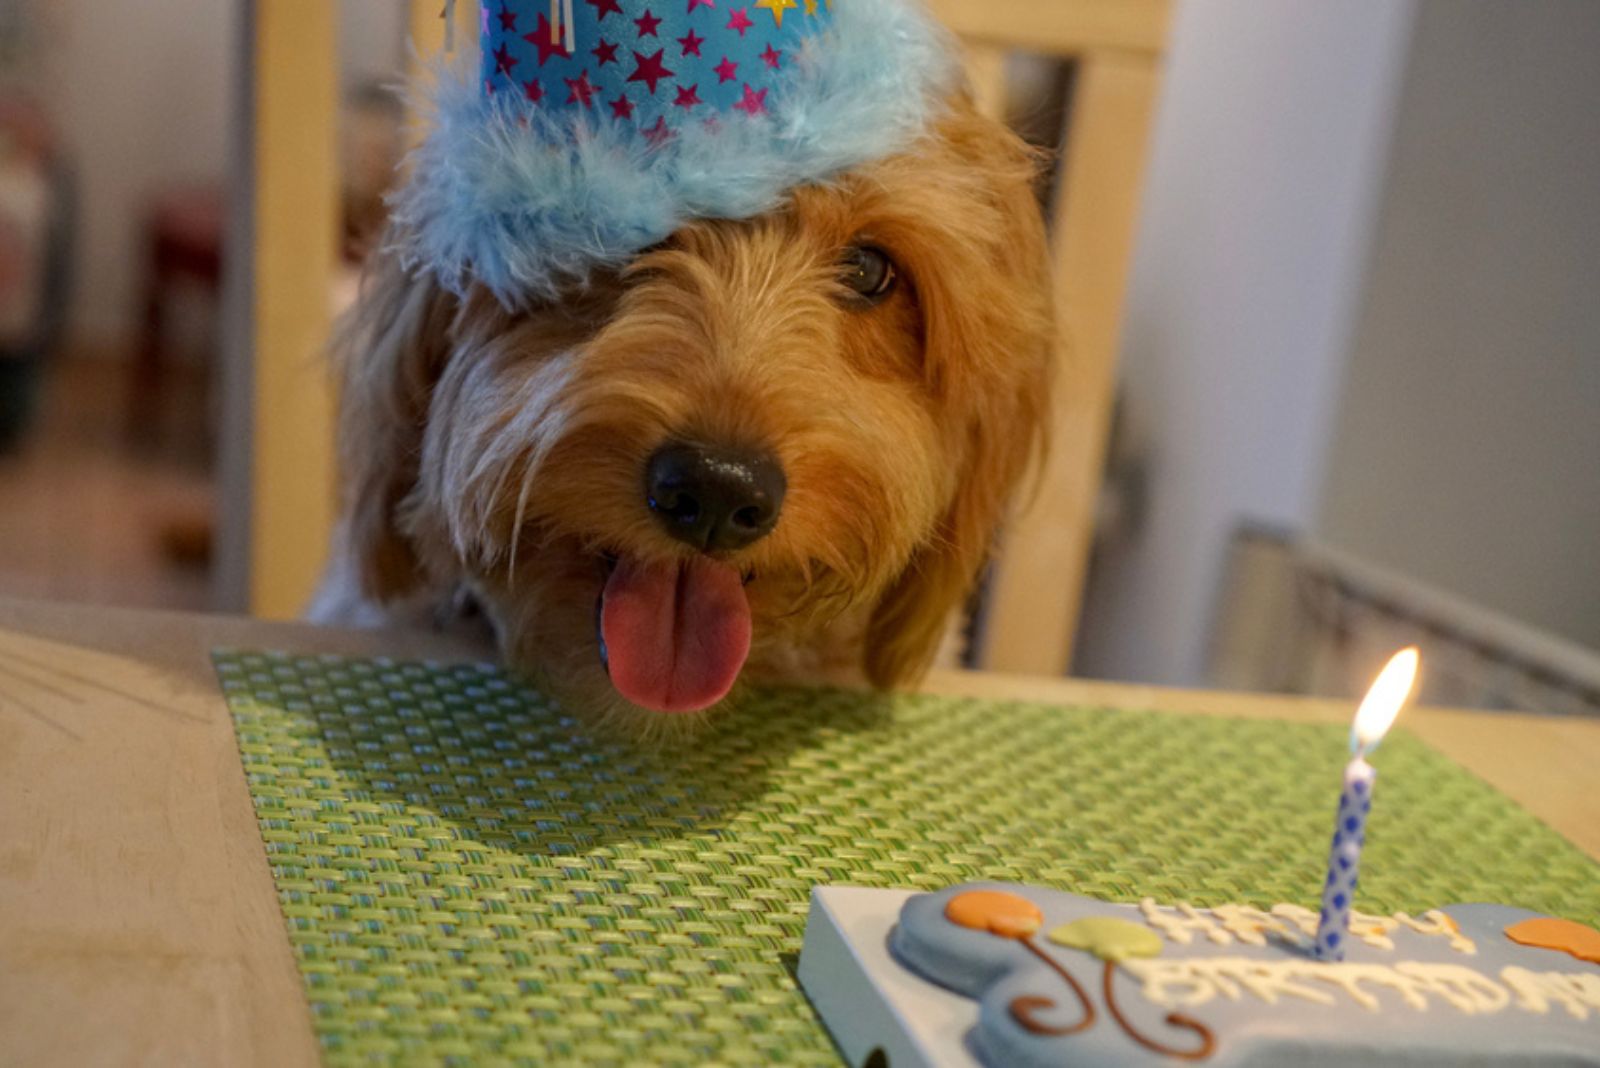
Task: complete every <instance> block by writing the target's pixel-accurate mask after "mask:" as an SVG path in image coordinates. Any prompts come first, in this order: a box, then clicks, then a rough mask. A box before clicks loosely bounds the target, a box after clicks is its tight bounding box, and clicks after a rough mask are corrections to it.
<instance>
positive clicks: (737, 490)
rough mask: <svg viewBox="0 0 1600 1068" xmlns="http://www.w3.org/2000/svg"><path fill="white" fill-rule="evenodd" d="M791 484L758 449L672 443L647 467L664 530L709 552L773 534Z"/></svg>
mask: <svg viewBox="0 0 1600 1068" xmlns="http://www.w3.org/2000/svg"><path fill="white" fill-rule="evenodd" d="M787 485H788V483H787V482H786V480H785V479H784V477H783V468H782V467H780V466H779V465H778V459H777V457H775V456H773V455H772V454H771V453H770V452H767V451H765V450H758V449H719V448H710V447H708V446H705V445H690V444H687V443H683V442H671V443H669V444H666V445H663V446H661V448H659V449H657V450H656V451H655V452H654V453H653V454H651V456H650V461H649V463H647V464H646V465H645V473H644V488H645V499H646V500H647V501H648V502H649V503H650V510H651V511H652V512H654V513H655V515H656V519H658V520H659V521H660V523H661V525H662V527H663V528H665V530H666V531H667V533H668V534H671V535H672V536H673V537H674V538H677V539H678V540H679V541H682V542H686V543H688V544H689V545H693V546H694V547H695V548H696V549H701V550H703V551H705V552H717V551H726V550H731V549H742V548H744V547H745V546H746V545H750V544H752V543H754V542H757V541H760V540H761V539H762V538H764V537H766V536H767V535H768V534H770V533H772V528H773V527H774V526H776V525H777V523H778V511H779V509H781V508H782V507H783V492H784V489H785V488H786V487H787Z"/></svg>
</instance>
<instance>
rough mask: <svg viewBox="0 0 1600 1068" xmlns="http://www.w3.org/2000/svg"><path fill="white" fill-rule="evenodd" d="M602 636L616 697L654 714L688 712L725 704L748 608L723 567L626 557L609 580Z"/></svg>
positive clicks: (746, 644)
mask: <svg viewBox="0 0 1600 1068" xmlns="http://www.w3.org/2000/svg"><path fill="white" fill-rule="evenodd" d="M600 634H601V637H602V638H603V639H604V640H605V643H606V657H607V664H608V665H609V668H610V671H611V684H612V685H613V686H615V687H616V688H617V692H618V693H620V694H621V695H622V696H623V697H626V698H627V699H628V700H630V701H632V702H633V703H634V704H636V705H642V706H643V707H645V708H650V709H654V710H655V711H657V712H693V711H696V710H697V709H701V708H705V707H707V706H708V705H714V704H716V703H717V702H718V701H720V700H722V698H724V697H726V696H727V693H728V691H729V690H731V689H732V688H733V682H734V680H735V679H736V678H738V677H739V669H740V668H742V667H744V661H745V657H746V656H748V655H749V654H750V602H749V600H747V599H746V597H745V595H744V582H743V580H742V579H741V578H740V576H739V572H738V571H737V570H736V569H734V568H732V567H729V566H728V565H726V564H719V563H716V562H715V561H712V560H708V559H705V558H703V557H702V558H700V559H696V560H693V561H691V562H690V563H687V564H681V565H680V564H644V563H640V562H639V561H636V560H630V559H628V558H626V557H624V558H623V559H622V560H620V561H618V562H617V567H616V570H614V571H613V572H612V573H611V578H610V579H608V580H607V581H606V588H605V593H604V595H603V600H602V602H601V606H600Z"/></svg>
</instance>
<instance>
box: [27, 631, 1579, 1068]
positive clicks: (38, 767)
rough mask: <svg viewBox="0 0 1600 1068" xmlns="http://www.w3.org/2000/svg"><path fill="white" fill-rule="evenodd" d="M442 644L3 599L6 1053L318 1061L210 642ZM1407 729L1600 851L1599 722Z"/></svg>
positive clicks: (1444, 720) (1307, 706) (337, 648)
mask: <svg viewBox="0 0 1600 1068" xmlns="http://www.w3.org/2000/svg"><path fill="white" fill-rule="evenodd" d="M228 645H231V646H239V647H253V648H277V649H288V650H295V651H316V652H336V653H349V654H358V655H359V654H374V653H379V652H382V653H385V654H388V655H391V656H396V657H408V656H419V657H420V656H425V657H431V658H434V659H440V660H449V659H479V658H481V657H482V655H483V651H482V650H480V649H475V648H471V647H468V646H464V645H462V644H460V643H458V642H454V641H451V640H449V639H445V638H441V637H439V636H437V635H427V634H411V633H392V632H390V633H382V634H379V633H348V632H340V631H328V630H320V629H316V628H312V627H307V626H301V625H297V624H273V623H263V622H259V621H254V620H247V619H236V618H228V617H219V616H199V615H178V614H162V613H151V612H133V611H119V610H112V609H103V608H86V607H74V606H64V605H51V604H38V603H28V602H16V601H6V600H0V1064H7V1065H9V1064H18V1065H21V1064H27V1065H41V1064H62V1065H74V1066H76V1065H89V1064H118V1065H122V1064H162V1065H167V1064H179V1063H204V1064H229V1065H233V1064H261V1065H272V1066H279V1065H299V1064H306V1065H310V1064H315V1063H316V1061H317V1047H316V1043H315V1041H314V1039H313V1037H312V1032H311V1024H310V1019H309V1016H308V1014H307V1009H306V1003H305V998H304V997H303V995H302V993H301V986H300V977H299V975H298V973H297V972H296V970H295V964H294V960H293V959H292V957H291V955H290V950H289V943H288V940H287V939H286V938H285V937H284V931H283V919H282V916H281V915H280V913H279V911H278V903H277V899H276V897H275V895H274V890H273V885H272V877H271V874H270V872H269V871H268V869H267V862H266V855H265V853H264V851H263V850H262V846H261V840H260V838H259V837H258V835H257V832H256V825H255V818H254V816H253V814H252V812H251V807H250V797H249V794H248V793H247V792H246V789H245V782H244V776H243V774H242V772H241V770H240V764H239V757H238V752H237V750H236V749H235V747H234V741H233V732H232V726H231V724H230V721H229V717H228V713H227V710H226V708H225V707H224V704H223V700H222V695H221V693H220V692H219V691H218V689H217V686H216V682H215V679H214V676H213V674H212V670H211V663H210V659H209V657H210V652H211V650H212V649H213V648H215V647H217V646H228ZM927 688H928V689H929V690H930V691H935V692H943V693H962V694H971V695H975V696H983V697H1022V698H1031V699H1039V700H1045V701H1053V702H1061V703H1094V704H1100V705H1105V706H1111V707H1129V708H1132V707H1138V708H1156V709H1163V710H1166V711H1175V712H1188V713H1195V714H1201V715H1224V716H1246V717H1271V718H1277V719H1290V720H1301V721H1306V722H1332V723H1343V722H1348V720H1349V718H1350V715H1351V707H1350V706H1349V705H1348V704H1345V703H1340V702H1328V701H1310V700H1297V699H1290V698H1283V697H1263V696H1242V695H1233V694H1220V693H1197V692H1184V691H1175V690H1162V689H1155V688H1151V687H1142V686H1122V685H1113V684H1108V683H1093V682H1079V681H1072V680H1062V679H1025V678H1016V677H1003V676H994V675H989V676H985V675H972V674H959V673H948V674H942V675H938V676H936V677H934V678H932V679H930V680H929V682H928V684H927ZM1403 723H1404V726H1405V727H1406V728H1408V729H1409V730H1411V731H1413V732H1414V733H1415V734H1417V735H1418V736H1420V737H1421V738H1422V739H1423V740H1425V741H1427V742H1428V743H1430V744H1432V745H1433V746H1435V747H1436V748H1438V749H1439V750H1441V751H1442V752H1444V753H1445V754H1447V755H1448V756H1450V757H1451V758H1453V759H1454V760H1456V761H1457V762H1459V763H1461V764H1463V765H1465V766H1466V767H1468V768H1470V769H1472V770H1473V771H1475V772H1476V773H1477V774H1479V775H1481V776H1482V777H1483V778H1485V779H1487V780H1488V781H1489V782H1491V783H1492V784H1494V785H1495V786H1496V787H1497V788H1499V789H1500V790H1502V791H1504V792H1505V793H1506V794H1508V795H1510V796H1511V797H1513V798H1515V799H1516V800H1518V801H1520V802H1521V803H1522V804H1523V805H1524V806H1526V807H1527V808H1528V809H1530V810H1531V811H1533V812H1534V813H1535V814H1536V815H1538V816H1539V817H1541V818H1542V819H1544V820H1545V821H1546V822H1548V823H1549V824H1551V825H1552V826H1553V827H1555V828H1556V829H1557V830H1559V831H1560V832H1562V833H1563V834H1565V835H1566V836H1567V837H1568V838H1570V839H1571V840H1572V841H1574V842H1576V843H1577V844H1578V845H1579V846H1580V847H1581V848H1583V849H1584V850H1586V851H1587V852H1588V853H1589V854H1590V855H1591V856H1594V857H1596V858H1597V859H1600V792H1597V791H1596V790H1595V788H1594V784H1595V771H1596V769H1597V768H1600V723H1594V722H1584V721H1578V720H1571V719H1553V718H1545V717H1533V716H1520V715H1507V714H1488V713H1481V712H1478V713H1474V712H1451V711H1440V710H1433V709H1415V710H1411V711H1408V712H1407V713H1406V716H1405V719H1404V721H1403Z"/></svg>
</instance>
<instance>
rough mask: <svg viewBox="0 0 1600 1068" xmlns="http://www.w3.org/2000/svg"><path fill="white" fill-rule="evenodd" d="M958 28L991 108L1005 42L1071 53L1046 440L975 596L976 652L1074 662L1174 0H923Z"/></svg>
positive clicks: (990, 665) (977, 660) (1017, 660)
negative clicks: (1056, 360) (1030, 486)
mask: <svg viewBox="0 0 1600 1068" xmlns="http://www.w3.org/2000/svg"><path fill="white" fill-rule="evenodd" d="M929 4H930V6H931V7H932V8H933V10H934V11H935V12H936V13H937V14H938V15H939V16H940V17H941V18H942V19H943V20H944V22H945V24H946V25H948V26H950V27H951V28H952V29H954V30H955V31H956V32H957V33H958V34H960V35H961V36H962V38H963V39H964V40H965V41H966V43H967V45H968V49H969V73H970V75H971V78H972V82H973V87H974V92H975V95H976V97H977V100H978V103H979V106H980V107H984V108H986V109H988V110H990V111H991V113H994V114H996V115H997V116H998V115H999V114H1000V112H1001V111H1002V110H1003V108H1004V106H1005V102H1006V99H1007V91H1006V90H1007V87H1006V83H1005V78H1006V72H1007V63H1006V58H1007V55H1008V54H1009V53H1011V52H1013V51H1016V52H1027V53H1032V54H1042V55H1046V56H1052V57H1058V58H1062V59H1067V60H1070V61H1071V62H1072V64H1073V70H1074V76H1073V82H1072V84H1073V89H1072V99H1071V108H1070V111H1069V113H1068V119H1067V123H1066V126H1065V129H1064V130H1063V131H1062V145H1061V147H1062V149H1063V150H1064V153H1065V154H1064V158H1063V160H1062V165H1061V166H1060V168H1059V171H1058V178H1057V180H1058V181H1059V183H1060V187H1059V189H1058V190H1057V191H1056V195H1054V196H1053V197H1052V198H1051V203H1052V218H1051V219H1050V226H1051V242H1052V246H1053V250H1054V254H1055V259H1056V269H1057V282H1056V285H1057V309H1058V314H1059V316H1060V320H1061V325H1062V339H1063V341H1062V350H1063V351H1062V353H1061V373H1060V375H1059V377H1058V381H1057V396H1056V398H1055V406H1054V412H1055V415H1054V427H1053V428H1052V435H1051V451H1050V455H1049V457H1048V459H1047V461H1046V465H1045V468H1044V470H1043V471H1042V472H1041V478H1040V482H1039V492H1038V495H1037V496H1036V497H1035V498H1034V499H1033V500H1032V501H1031V503H1029V504H1028V505H1026V506H1025V507H1024V509H1023V510H1022V511H1020V512H1019V513H1018V514H1017V515H1016V516H1015V517H1014V518H1013V519H1012V520H1011V522H1010V523H1009V524H1008V526H1007V528H1006V530H1005V531H1004V532H1003V539H1002V541H1001V544H1000V551H999V555H998V557H997V558H996V560H995V565H994V569H993V571H992V573H991V575H990V577H989V581H988V583H987V585H986V588H985V591H984V595H983V599H982V604H981V607H980V609H979V618H978V622H979V626H978V627H977V628H976V634H975V638H974V643H973V647H972V648H971V649H970V650H969V651H968V659H969V662H971V663H972V664H973V665H974V666H977V667H982V668H987V669H990V670H997V671H1011V672H1027V673H1036V674H1062V673H1065V672H1066V671H1067V669H1068V668H1069V667H1070V664H1071V658H1072V646H1073V641H1074V638H1075V636H1076V631H1077V624H1078V615H1079V611H1080V609H1081V605H1082V599H1083V582H1084V576H1085V572H1086V570H1087V567H1088V561H1089V550H1090V547H1091V544H1092V541H1093V535H1094V516H1095V506H1096V501H1097V499H1098V497H1099V492H1100V481H1101V472H1102V468H1103V466H1104V461H1105V450H1106V439H1107V436H1108V433H1109V430H1110V424H1111V409H1112V403H1113V399H1114V393H1115V382H1116V358H1117V345H1118V340H1119V337H1120V334H1121V319H1122V306H1123V297H1124V294H1125V292H1126V289H1127V281H1128V273H1129V267H1130V265H1131V263H1132V258H1133V244H1134V237H1135V231H1136V226H1137V216H1138V206H1139V194H1140V191H1141V187H1142V178H1143V173H1144V163H1145V154H1146V148H1147V145H1148V142H1149V135H1150V129H1151V125H1152V120H1153V118H1154V114H1155V103H1156V97H1157V94H1158V90H1159V88H1160V82H1161V69H1162V60H1163V55H1164V51H1165V47H1166V40H1167V28H1168V23H1169V21H1170V17H1171V2H1170V0H929Z"/></svg>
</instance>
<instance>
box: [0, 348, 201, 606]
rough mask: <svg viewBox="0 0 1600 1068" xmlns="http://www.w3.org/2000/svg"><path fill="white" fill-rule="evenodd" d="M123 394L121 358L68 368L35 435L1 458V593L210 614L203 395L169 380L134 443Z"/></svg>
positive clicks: (53, 383) (56, 376)
mask: <svg viewBox="0 0 1600 1068" xmlns="http://www.w3.org/2000/svg"><path fill="white" fill-rule="evenodd" d="M126 396H127V381H126V369H125V366H124V365H122V364H121V363H119V362H116V361H112V360H107V359H80V360H75V361H67V362H64V363H62V364H61V365H59V367H58V368H57V369H56V370H55V371H54V372H53V373H52V374H51V375H50V376H49V377H48V379H47V380H46V382H45V384H44V390H43V393H42V396H41V403H40V410H39V419H38V421H37V422H36V423H35V425H34V427H33V430H32V432H31V433H30V434H29V435H28V436H27V437H26V438H25V439H24V441H23V443H22V445H21V446H20V448H18V449H17V450H15V451H13V452H11V453H9V454H0V596H5V597H29V598H48V599H51V600H68V601H84V602H91V603H96V604H111V605H126V606H137V607H147V608H174V609H204V608H206V607H208V606H209V604H210V600H211V581H210V577H209V572H208V568H207V565H206V558H207V556H208V554H209V530H210V522H211V511H212V486H211V477H210V474H209V471H208V467H209V463H208V456H209V452H210V444H209V442H208V441H207V435H206V430H205V422H206V420H205V418H204V412H205V411H206V404H205V396H204V389H203V387H202V386H201V385H200V384H199V383H198V382H197V381H195V380H193V379H192V378H191V379H187V380H180V381H178V382H175V383H172V384H171V385H170V386H169V388H168V390H167V392H166V394H165V395H164V397H163V398H162V399H163V404H162V411H161V413H159V417H158V416H157V415H156V414H151V415H150V416H148V417H147V418H146V419H145V420H142V422H144V423H145V424H146V425H143V426H141V427H140V428H139V432H138V434H137V435H130V434H129V433H128V430H127V422H128V419H127V413H126V411H125V403H126ZM135 437H137V442H135V440H134V438H135Z"/></svg>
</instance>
